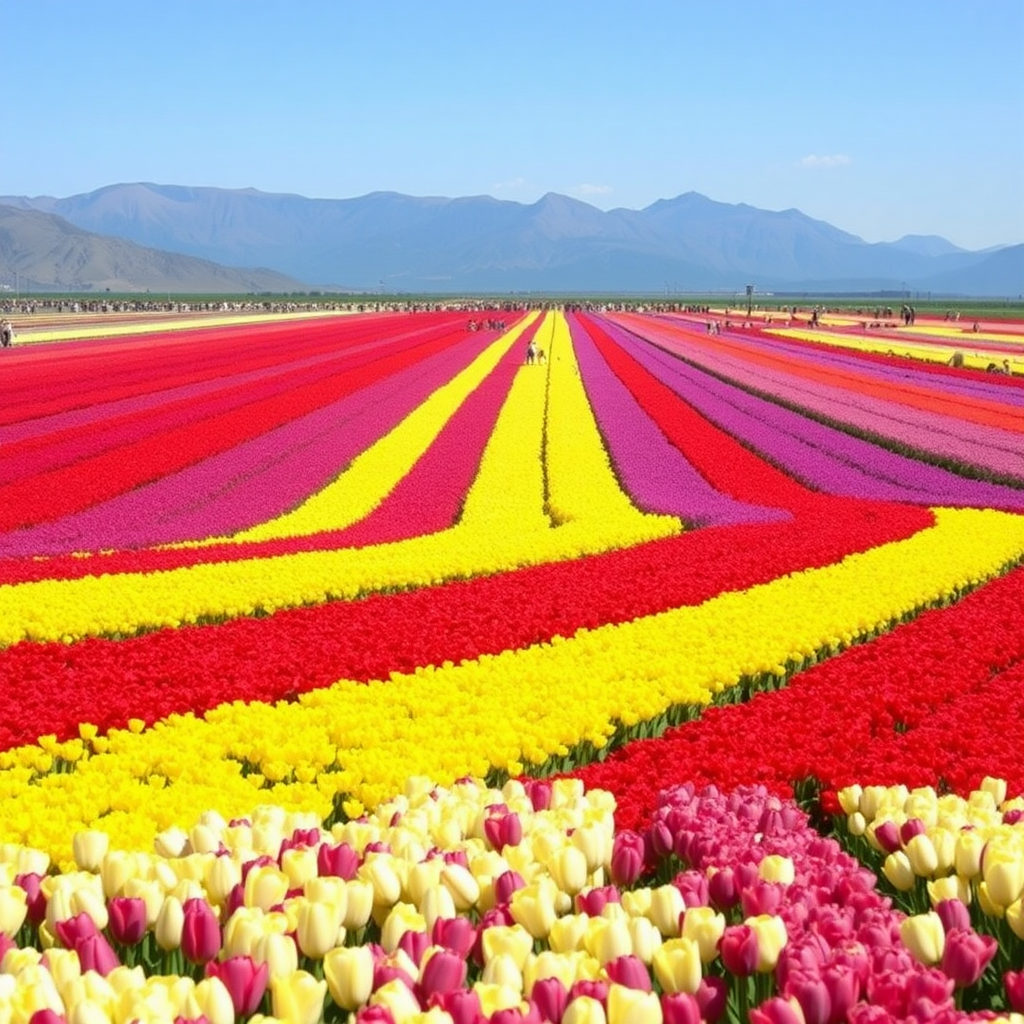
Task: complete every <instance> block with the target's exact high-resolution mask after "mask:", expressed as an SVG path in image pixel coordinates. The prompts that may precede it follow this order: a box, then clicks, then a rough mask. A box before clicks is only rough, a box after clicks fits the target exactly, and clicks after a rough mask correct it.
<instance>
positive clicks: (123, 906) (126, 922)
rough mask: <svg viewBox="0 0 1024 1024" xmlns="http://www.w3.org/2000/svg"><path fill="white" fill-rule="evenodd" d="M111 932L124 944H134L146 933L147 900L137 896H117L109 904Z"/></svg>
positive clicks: (115, 939)
mask: <svg viewBox="0 0 1024 1024" xmlns="http://www.w3.org/2000/svg"><path fill="white" fill-rule="evenodd" d="M107 912H108V914H109V917H110V934H111V935H112V936H113V939H114V941H115V942H120V943H121V945H122V946H134V945H135V944H136V943H137V942H141V941H142V937H143V936H144V935H145V934H146V901H145V900H142V899H139V898H138V897H137V896H115V897H114V898H113V899H112V900H110V902H109V903H108V904H107Z"/></svg>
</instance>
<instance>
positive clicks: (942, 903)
mask: <svg viewBox="0 0 1024 1024" xmlns="http://www.w3.org/2000/svg"><path fill="white" fill-rule="evenodd" d="M935 913H936V914H938V915H939V920H941V921H942V927H943V928H944V929H945V932H946V935H947V936H948V935H949V933H950V932H951V931H952V930H953V929H954V928H958V929H960V930H961V931H969V930H970V927H971V912H970V911H969V910H968V909H967V907H966V906H965V905H964V903H962V902H961V901H960V900H939V902H938V903H936V904H935Z"/></svg>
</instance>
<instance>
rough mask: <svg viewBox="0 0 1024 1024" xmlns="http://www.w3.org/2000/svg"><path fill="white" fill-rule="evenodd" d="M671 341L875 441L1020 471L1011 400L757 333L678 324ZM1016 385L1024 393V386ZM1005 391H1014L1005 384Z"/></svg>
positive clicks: (1016, 414) (1020, 413)
mask: <svg viewBox="0 0 1024 1024" xmlns="http://www.w3.org/2000/svg"><path fill="white" fill-rule="evenodd" d="M666 342H668V339H666ZM670 344H671V351H672V352H673V353H674V354H676V355H679V356H681V357H683V358H686V359H687V360H689V361H691V362H695V363H697V364H698V365H701V366H703V367H704V368H706V369H711V370H713V371H714V372H716V373H718V374H719V375H722V376H726V377H728V379H729V380H730V382H732V383H734V384H736V385H738V386H740V387H743V388H744V389H746V390H753V391H756V392H758V393H761V394H764V395H766V396H768V397H770V398H771V399H772V400H774V401H776V402H779V403H782V404H785V405H788V406H790V407H791V408H795V409H798V410H800V411H803V412H805V413H809V414H811V415H813V416H815V417H816V418H819V419H820V418H825V419H827V420H828V421H829V422H831V423H833V424H838V425H842V426H843V427H844V428H845V429H847V430H851V431H855V432H857V433H859V434H861V435H865V434H869V435H871V436H873V437H875V438H878V439H879V443H883V444H887V445H889V446H892V447H899V448H901V449H906V450H913V451H916V452H919V453H922V455H923V456H924V457H927V458H930V459H931V460H932V461H936V460H942V461H943V462H945V463H946V464H947V465H949V466H951V467H974V468H975V469H976V470H978V471H983V472H987V473H989V474H1001V475H1003V476H1005V477H1008V478H1012V479H1015V480H1017V482H1018V483H1020V481H1021V478H1022V477H1024V463H1022V461H1021V458H1020V434H1021V431H1022V430H1024V409H1022V408H1020V407H1015V406H1014V405H1013V404H1012V403H1010V402H1006V401H1003V402H1001V403H998V404H997V403H996V402H994V401H992V400H989V399H982V400H978V399H973V398H972V397H971V396H970V395H967V394H963V393H962V390H961V391H958V392H957V393H954V394H944V393H943V391H942V390H940V389H939V388H936V387H935V386H934V383H933V382H931V381H929V382H928V386H924V385H923V384H914V383H912V382H911V381H908V380H907V377H908V375H907V374H905V373H904V374H903V375H902V376H901V377H897V378H894V379H881V380H879V379H876V377H875V375H869V374H865V373H862V372H858V371H857V370H855V369H851V368H849V367H847V366H833V365H831V364H830V362H829V361H828V360H826V359H824V358H822V357H821V356H820V355H817V354H816V357H806V356H805V357H803V358H801V356H800V354H799V353H797V354H794V353H793V352H792V351H786V350H784V351H780V352H777V353H776V352H772V351H771V350H770V349H769V346H768V345H766V344H765V343H764V342H762V341H760V339H748V338H742V339H736V340H733V339H721V338H718V337H715V338H713V339H711V338H704V337H696V338H694V337H691V336H689V335H687V334H686V333H684V332H678V333H673V334H672V335H671V340H670ZM766 349H768V351H766ZM1018 390H1021V393H1022V396H1024V389H1018ZM1004 391H1006V392H1007V395H1008V396H1009V395H1012V394H1013V390H1011V389H1010V388H1004ZM979 419H984V421H985V422H979Z"/></svg>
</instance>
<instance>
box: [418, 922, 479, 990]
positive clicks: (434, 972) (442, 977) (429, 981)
mask: <svg viewBox="0 0 1024 1024" xmlns="http://www.w3.org/2000/svg"><path fill="white" fill-rule="evenodd" d="M406 934H408V932H406ZM466 969H467V968H466V961H465V960H464V959H463V958H462V957H461V956H457V955H456V954H455V953H450V952H449V951H448V950H446V949H442V950H438V952H436V953H434V955H433V956H432V957H430V959H429V960H427V962H426V964H424V965H423V970H422V972H421V973H420V980H419V986H418V993H419V996H420V1001H421V1002H426V1001H427V1000H428V999H430V997H431V996H434V995H438V994H440V993H442V992H453V991H455V989H461V988H462V987H463V986H464V985H465V984H466Z"/></svg>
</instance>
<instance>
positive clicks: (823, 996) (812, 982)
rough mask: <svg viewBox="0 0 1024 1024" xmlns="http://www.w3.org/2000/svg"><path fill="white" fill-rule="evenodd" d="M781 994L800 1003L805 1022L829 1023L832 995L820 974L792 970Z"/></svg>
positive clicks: (810, 1023) (809, 1023)
mask: <svg viewBox="0 0 1024 1024" xmlns="http://www.w3.org/2000/svg"><path fill="white" fill-rule="evenodd" d="M782 994H783V995H784V996H787V997H790V998H793V999H795V1000H796V1001H797V1002H798V1003H799V1004H800V1009H801V1010H802V1011H803V1015H804V1020H805V1022H806V1024H829V1020H830V1019H831V1016H832V997H831V995H830V993H829V989H828V984H827V983H826V981H825V979H824V978H823V977H822V976H821V975H820V974H814V973H813V972H811V971H794V972H792V973H791V974H790V976H789V979H788V980H787V982H786V986H785V988H784V989H783V992H782Z"/></svg>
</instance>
